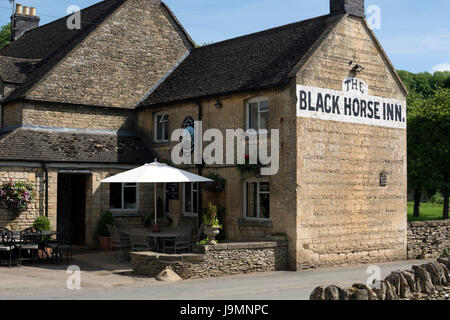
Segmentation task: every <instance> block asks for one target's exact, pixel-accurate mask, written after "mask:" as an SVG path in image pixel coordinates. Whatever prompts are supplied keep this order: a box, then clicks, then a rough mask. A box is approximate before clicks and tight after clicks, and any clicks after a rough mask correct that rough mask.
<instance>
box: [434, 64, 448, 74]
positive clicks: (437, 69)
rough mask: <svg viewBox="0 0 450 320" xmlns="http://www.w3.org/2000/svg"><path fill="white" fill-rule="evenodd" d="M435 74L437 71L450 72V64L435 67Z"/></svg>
mask: <svg viewBox="0 0 450 320" xmlns="http://www.w3.org/2000/svg"><path fill="white" fill-rule="evenodd" d="M431 70H432V71H433V72H436V71H450V63H441V64H438V65H435V66H434V67H433V68H431Z"/></svg>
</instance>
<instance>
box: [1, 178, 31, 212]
mask: <svg viewBox="0 0 450 320" xmlns="http://www.w3.org/2000/svg"><path fill="white" fill-rule="evenodd" d="M33 199H34V194H33V185H32V184H31V183H26V182H13V181H12V179H10V180H9V182H7V183H4V184H3V185H2V186H1V187H0V206H1V207H3V208H5V209H8V210H12V211H14V212H22V211H25V210H27V208H28V205H29V204H30V202H32V201H33Z"/></svg>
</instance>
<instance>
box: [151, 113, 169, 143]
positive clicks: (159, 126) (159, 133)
mask: <svg viewBox="0 0 450 320" xmlns="http://www.w3.org/2000/svg"><path fill="white" fill-rule="evenodd" d="M154 120H155V123H154V128H155V142H165V141H169V115H168V114H167V113H165V112H159V113H157V114H155V117H154Z"/></svg>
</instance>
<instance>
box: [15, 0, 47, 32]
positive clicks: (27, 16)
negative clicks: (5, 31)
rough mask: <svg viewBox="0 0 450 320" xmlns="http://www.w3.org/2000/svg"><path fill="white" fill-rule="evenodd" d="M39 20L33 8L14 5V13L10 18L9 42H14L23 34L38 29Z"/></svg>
mask: <svg viewBox="0 0 450 320" xmlns="http://www.w3.org/2000/svg"><path fill="white" fill-rule="evenodd" d="M40 20H41V19H40V18H39V17H38V16H36V8H35V7H31V8H30V7H27V6H22V5H21V4H17V5H16V11H15V13H14V14H13V15H12V16H11V40H12V41H16V40H17V39H19V38H20V37H21V36H22V35H23V34H24V33H25V32H27V31H29V30H32V29H35V28H37V27H39V21H40Z"/></svg>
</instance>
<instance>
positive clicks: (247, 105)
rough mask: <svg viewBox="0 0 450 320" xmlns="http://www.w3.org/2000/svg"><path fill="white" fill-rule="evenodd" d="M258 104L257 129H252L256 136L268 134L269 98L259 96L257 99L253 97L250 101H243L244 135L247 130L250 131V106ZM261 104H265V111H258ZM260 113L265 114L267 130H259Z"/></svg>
mask: <svg viewBox="0 0 450 320" xmlns="http://www.w3.org/2000/svg"><path fill="white" fill-rule="evenodd" d="M256 102H257V103H258V129H253V130H255V131H256V132H257V133H258V134H261V133H266V134H268V133H269V116H270V103H269V98H267V97H265V96H259V97H254V98H251V99H248V100H246V101H245V130H246V133H247V134H249V133H248V131H249V130H251V129H252V128H250V126H251V125H250V121H251V119H250V104H252V103H256ZM262 102H267V110H265V111H260V107H261V103H262ZM261 113H267V114H268V116H267V128H264V129H261V128H260V126H261Z"/></svg>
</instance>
